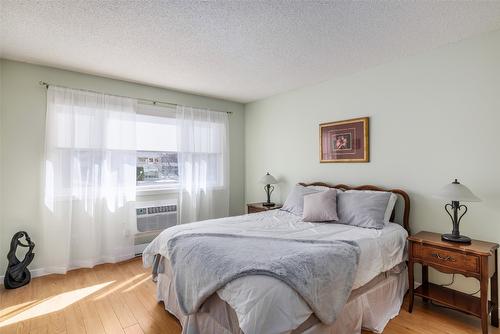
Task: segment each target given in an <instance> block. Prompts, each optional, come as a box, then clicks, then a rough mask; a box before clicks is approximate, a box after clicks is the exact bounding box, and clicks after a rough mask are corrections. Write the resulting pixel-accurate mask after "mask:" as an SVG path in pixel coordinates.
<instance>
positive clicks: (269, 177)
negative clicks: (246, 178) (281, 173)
mask: <svg viewBox="0 0 500 334" xmlns="http://www.w3.org/2000/svg"><path fill="white" fill-rule="evenodd" d="M260 183H263V184H265V186H264V190H265V191H266V195H267V201H266V202H264V203H262V205H264V206H274V205H275V204H274V203H273V202H271V193H272V192H273V190H274V187H273V186H272V185H271V184H277V183H278V181H277V180H276V179H275V178H274V176H272V175H271V174H269V173H266V175H264V176H263V177H262V178H261V179H260Z"/></svg>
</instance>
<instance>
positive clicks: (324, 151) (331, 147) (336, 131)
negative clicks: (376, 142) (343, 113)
mask: <svg viewBox="0 0 500 334" xmlns="http://www.w3.org/2000/svg"><path fill="white" fill-rule="evenodd" d="M319 145H320V153H319V154H320V157H319V159H320V162H368V161H370V157H369V143H368V117H362V118H354V119H348V120H345V121H338V122H330V123H323V124H320V125H319Z"/></svg>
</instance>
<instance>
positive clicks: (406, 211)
mask: <svg viewBox="0 0 500 334" xmlns="http://www.w3.org/2000/svg"><path fill="white" fill-rule="evenodd" d="M299 184H300V185H301V186H304V187H309V186H321V187H329V188H336V189H342V190H373V191H388V192H391V193H394V194H396V195H399V196H401V198H402V199H403V215H402V222H401V223H402V225H403V227H404V228H405V229H406V231H407V232H408V235H411V233H410V196H408V194H407V193H406V191H404V190H401V189H384V188H380V187H377V186H371V185H364V186H359V187H351V186H347V185H345V184H337V185H331V184H328V183H323V182H313V183H299ZM395 211H396V208H394V210H393V211H392V215H391V220H393V219H394V216H395Z"/></svg>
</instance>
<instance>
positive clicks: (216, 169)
mask: <svg viewBox="0 0 500 334" xmlns="http://www.w3.org/2000/svg"><path fill="white" fill-rule="evenodd" d="M176 118H177V150H178V164H179V184H180V187H179V189H180V190H179V204H180V205H179V207H180V220H179V221H180V222H181V223H189V222H193V221H198V220H204V219H210V218H218V217H225V216H227V215H228V211H229V143H228V137H229V136H228V131H229V126H228V115H227V114H226V113H223V112H216V111H210V110H207V109H198V108H192V107H185V106H178V107H177V117H176Z"/></svg>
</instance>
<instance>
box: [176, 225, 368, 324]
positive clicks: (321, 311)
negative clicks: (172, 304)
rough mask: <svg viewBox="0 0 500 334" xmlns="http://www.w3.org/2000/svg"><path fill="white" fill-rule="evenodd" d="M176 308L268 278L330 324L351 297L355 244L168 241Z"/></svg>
mask: <svg viewBox="0 0 500 334" xmlns="http://www.w3.org/2000/svg"><path fill="white" fill-rule="evenodd" d="M168 252H169V255H170V262H171V265H172V271H173V274H174V277H173V280H174V285H175V289H176V292H177V299H178V301H179V306H180V309H181V311H182V312H183V313H185V314H192V313H195V312H197V311H198V308H199V307H200V306H201V305H202V304H203V302H204V301H205V300H206V299H207V298H208V297H209V296H211V295H212V294H213V293H215V292H216V291H217V290H219V289H220V288H222V287H223V286H224V285H226V284H227V283H229V282H230V281H233V280H235V279H237V278H239V277H243V276H248V275H267V276H271V277H274V278H277V279H279V280H281V281H283V282H284V283H286V284H288V285H289V286H290V287H291V288H293V289H294V290H295V291H296V292H297V293H298V294H299V295H300V296H301V297H302V298H303V299H304V300H305V301H306V303H307V304H308V305H309V307H311V309H312V311H313V312H314V313H315V314H316V316H317V317H318V319H319V320H321V322H323V323H325V324H332V323H333V322H334V321H335V319H336V316H337V314H338V312H339V311H341V309H342V307H343V306H344V304H345V303H346V301H347V299H348V298H349V294H350V292H351V289H352V285H353V282H354V279H355V275H356V271H357V268H358V261H359V255H360V249H359V246H358V245H357V244H356V243H355V242H353V241H321V240H291V239H279V238H266V237H250V236H240V235H228V234H211V233H208V234H186V235H181V236H178V237H175V238H172V239H170V240H169V242H168Z"/></svg>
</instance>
